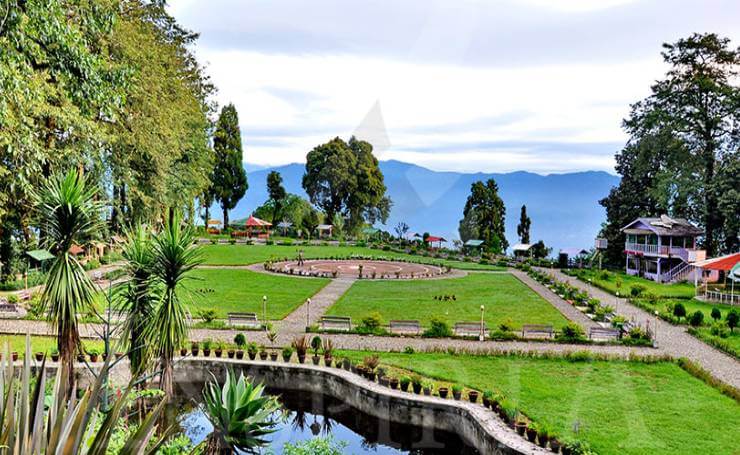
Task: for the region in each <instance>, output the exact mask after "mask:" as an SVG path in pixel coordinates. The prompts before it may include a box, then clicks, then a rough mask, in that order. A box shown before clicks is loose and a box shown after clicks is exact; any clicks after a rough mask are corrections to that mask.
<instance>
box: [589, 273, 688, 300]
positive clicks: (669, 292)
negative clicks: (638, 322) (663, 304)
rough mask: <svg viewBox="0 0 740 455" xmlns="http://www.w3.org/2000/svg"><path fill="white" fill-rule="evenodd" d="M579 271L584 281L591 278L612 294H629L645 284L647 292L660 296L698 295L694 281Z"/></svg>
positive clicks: (680, 296) (682, 296)
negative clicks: (666, 280)
mask: <svg viewBox="0 0 740 455" xmlns="http://www.w3.org/2000/svg"><path fill="white" fill-rule="evenodd" d="M578 273H579V278H580V279H581V280H582V281H584V282H588V280H589V278H590V279H591V280H592V282H593V284H594V285H596V286H598V287H600V288H602V289H604V290H605V291H607V292H610V293H612V294H616V293H617V291H619V295H620V296H629V295H630V289H631V288H632V286H634V285H636V284H641V285H643V286H645V287H646V288H647V289H646V290H645V292H650V293H653V294H655V295H656V296H658V297H673V298H680V299H690V298H692V297H694V296H695V295H696V290H695V288H694V285H693V283H686V282H684V283H671V284H665V283H656V282H655V281H652V280H646V279H644V278H640V277H636V276H632V275H627V274H626V273H622V272H611V271H610V272H607V278H606V279H604V277H602V272H601V271H599V270H580V271H578ZM620 281H621V283H622V286H621V287H617V283H618V282H620Z"/></svg>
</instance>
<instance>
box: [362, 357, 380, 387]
mask: <svg viewBox="0 0 740 455" xmlns="http://www.w3.org/2000/svg"><path fill="white" fill-rule="evenodd" d="M363 363H364V364H365V373H366V375H365V377H366V378H368V379H369V380H371V381H375V369H376V368H378V363H379V359H378V356H377V355H371V356H368V357H365V360H364V362H363Z"/></svg>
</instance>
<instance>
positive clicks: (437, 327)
mask: <svg viewBox="0 0 740 455" xmlns="http://www.w3.org/2000/svg"><path fill="white" fill-rule="evenodd" d="M422 336H425V337H429V338H445V337H451V336H452V329H450V326H449V325H448V324H447V323H446V322H445V321H443V320H441V319H438V318H432V320H431V321H430V322H429V328H428V329H426V330H425V331H424V333H423V335H422Z"/></svg>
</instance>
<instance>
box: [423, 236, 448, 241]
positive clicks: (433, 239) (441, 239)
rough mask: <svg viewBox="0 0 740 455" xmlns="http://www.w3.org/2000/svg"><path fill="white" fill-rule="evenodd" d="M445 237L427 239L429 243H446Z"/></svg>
mask: <svg viewBox="0 0 740 455" xmlns="http://www.w3.org/2000/svg"><path fill="white" fill-rule="evenodd" d="M446 241H447V240H445V238H444V237H435V236H433V235H430V236H429V237H427V242H446Z"/></svg>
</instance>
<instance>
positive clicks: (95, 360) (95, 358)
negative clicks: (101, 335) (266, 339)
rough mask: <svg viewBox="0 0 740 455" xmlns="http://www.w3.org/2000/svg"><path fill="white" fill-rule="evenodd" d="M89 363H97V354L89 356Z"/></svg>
mask: <svg viewBox="0 0 740 455" xmlns="http://www.w3.org/2000/svg"><path fill="white" fill-rule="evenodd" d="M90 361H91V362H92V363H95V362H97V361H98V354H90Z"/></svg>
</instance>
